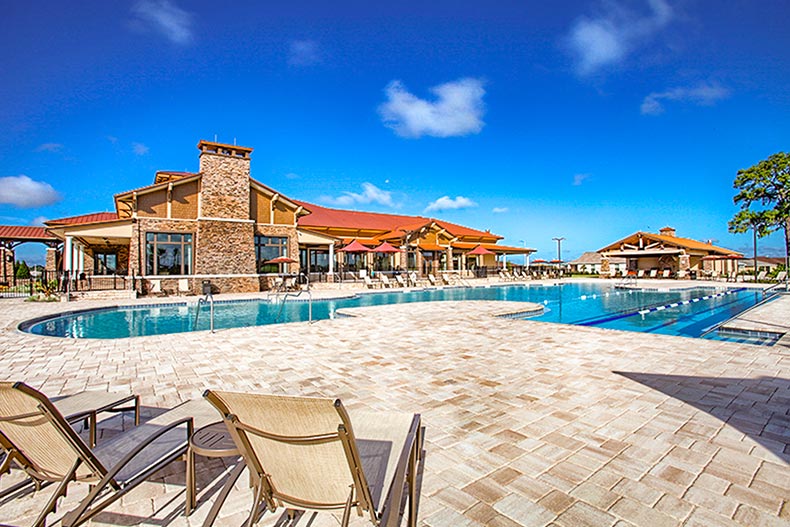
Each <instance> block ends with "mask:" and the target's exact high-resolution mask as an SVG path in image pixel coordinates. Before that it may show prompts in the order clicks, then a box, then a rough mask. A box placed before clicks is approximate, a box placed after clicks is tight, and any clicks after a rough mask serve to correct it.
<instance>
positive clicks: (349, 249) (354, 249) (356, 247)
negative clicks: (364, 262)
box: [337, 240, 370, 253]
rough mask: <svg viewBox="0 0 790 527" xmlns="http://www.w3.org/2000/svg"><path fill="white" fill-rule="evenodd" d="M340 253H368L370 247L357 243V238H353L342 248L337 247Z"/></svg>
mask: <svg viewBox="0 0 790 527" xmlns="http://www.w3.org/2000/svg"><path fill="white" fill-rule="evenodd" d="M337 252H340V253H369V252H370V249H368V248H367V247H365V246H364V245H362V244H361V243H359V240H354V241H353V242H351V243H349V244H348V245H346V246H345V247H343V248H342V249H338V250H337Z"/></svg>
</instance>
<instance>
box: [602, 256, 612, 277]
mask: <svg viewBox="0 0 790 527" xmlns="http://www.w3.org/2000/svg"><path fill="white" fill-rule="evenodd" d="M609 269H610V265H609V257H608V256H604V257H603V258H601V273H600V274H602V275H606V276H609V275H610V272H609Z"/></svg>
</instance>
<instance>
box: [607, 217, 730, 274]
mask: <svg viewBox="0 0 790 527" xmlns="http://www.w3.org/2000/svg"><path fill="white" fill-rule="evenodd" d="M598 253H600V254H601V255H602V257H603V261H602V265H601V272H602V273H607V272H608V271H609V260H610V259H611V258H625V259H626V261H627V264H626V267H627V269H628V272H638V271H639V270H644V271H651V270H653V269H655V270H658V271H663V270H665V269H668V270H669V271H670V272H672V273H673V274H676V273H677V272H678V271H686V272H696V273H705V274H710V273H712V272H714V271H715V272H717V273H720V274H726V273H730V272H737V271H738V260H740V259H741V258H743V254H741V253H739V252H737V251H733V250H731V249H725V248H723V247H717V246H715V245H713V244H712V243H711V242H706V241H699V240H693V239H691V238H681V237H679V236H677V233H676V231H675V229H674V228H672V227H664V228H663V229H660V230H659V232H658V234H655V233H651V232H642V231H638V232H635V233H633V234H631V235H629V236H626V237H625V238H623V239H621V240H618V241H616V242H614V243H611V244H609V245H607V246H606V247H603V248H602V249H599V250H598Z"/></svg>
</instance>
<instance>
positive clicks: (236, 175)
mask: <svg viewBox="0 0 790 527" xmlns="http://www.w3.org/2000/svg"><path fill="white" fill-rule="evenodd" d="M200 172H201V174H202V177H201V200H200V207H201V211H200V217H202V218H228V219H239V220H248V219H249V218H250V160H249V159H248V158H247V159H245V158H239V157H232V156H228V155H224V154H214V153H211V152H201V154H200Z"/></svg>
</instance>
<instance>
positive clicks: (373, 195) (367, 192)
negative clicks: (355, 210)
mask: <svg viewBox="0 0 790 527" xmlns="http://www.w3.org/2000/svg"><path fill="white" fill-rule="evenodd" d="M320 199H321V201H323V202H325V203H329V204H331V205H340V206H343V207H349V206H351V205H354V204H356V203H378V204H379V205H386V206H387V207H394V206H395V204H394V203H393V202H392V193H390V192H389V191H386V190H381V189H380V188H378V187H377V186H376V185H373V184H372V183H362V193H361V194H357V193H356V192H343V194H342V195H340V196H338V197H336V198H333V197H332V196H322V197H321V198H320Z"/></svg>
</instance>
